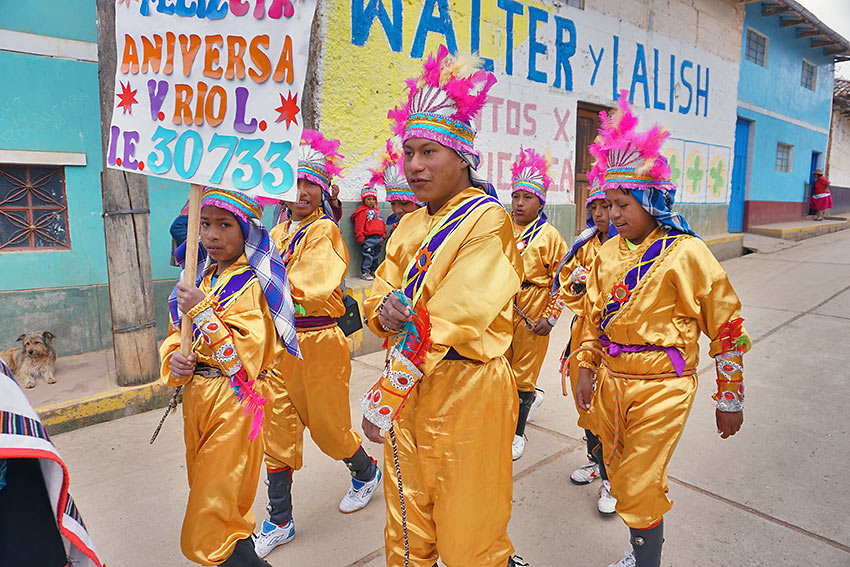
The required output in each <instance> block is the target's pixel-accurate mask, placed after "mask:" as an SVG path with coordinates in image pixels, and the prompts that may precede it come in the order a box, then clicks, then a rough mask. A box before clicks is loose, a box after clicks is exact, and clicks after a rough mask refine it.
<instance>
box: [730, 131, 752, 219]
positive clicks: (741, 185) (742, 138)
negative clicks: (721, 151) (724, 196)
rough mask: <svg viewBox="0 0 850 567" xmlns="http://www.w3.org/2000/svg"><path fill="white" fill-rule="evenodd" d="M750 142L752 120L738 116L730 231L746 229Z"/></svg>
mask: <svg viewBox="0 0 850 567" xmlns="http://www.w3.org/2000/svg"><path fill="white" fill-rule="evenodd" d="M749 143H750V121H749V120H744V119H743V118H738V122H736V123H735V160H734V161H733V162H732V195H731V196H730V197H729V217H728V223H729V232H742V231H743V230H744V195H745V193H746V186H747V148H748V146H749Z"/></svg>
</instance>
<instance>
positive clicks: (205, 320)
mask: <svg viewBox="0 0 850 567" xmlns="http://www.w3.org/2000/svg"><path fill="white" fill-rule="evenodd" d="M204 301H206V299H205V300H204ZM198 305H200V304H198ZM216 307H217V305H209V306H202V309H201V310H200V311H199V312H197V313H195V314H194V315H193V316H192V322H194V323H195V328H196V329H197V331H198V332H200V334H201V339H202V340H203V341H204V342H205V343H206V344H207V345H208V346H209V347H210V348H211V349H212V352H213V358H215V361H216V362H217V363H218V365H219V367H220V368H221V369H222V370H223V371H224V373H225V374H227V375H228V376H233V375H234V374H236V373H237V372H239V370H240V369H241V368H242V362H241V361H240V360H239V356H238V355H237V354H236V345H234V344H233V334H232V333H231V332H230V328H229V327H228V326H227V325H226V324H225V323H224V321H222V320H221V318H220V317H219V316H218V312H217V310H216ZM192 312H193V313H194V310H193V311H192Z"/></svg>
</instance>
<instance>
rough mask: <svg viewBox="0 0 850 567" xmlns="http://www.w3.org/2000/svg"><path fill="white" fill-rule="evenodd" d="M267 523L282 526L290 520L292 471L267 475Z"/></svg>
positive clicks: (287, 470) (284, 470)
mask: <svg viewBox="0 0 850 567" xmlns="http://www.w3.org/2000/svg"><path fill="white" fill-rule="evenodd" d="M266 484H267V485H268V487H269V505H268V506H267V507H266V510H268V511H269V521H270V522H271V523H273V524H277V525H279V526H282V525H284V524H286V523H287V522H289V520H290V519H291V518H292V469H288V468H287V469H283V470H280V471H275V472H270V473H268V479H267V480H266Z"/></svg>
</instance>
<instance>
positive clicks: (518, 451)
mask: <svg viewBox="0 0 850 567" xmlns="http://www.w3.org/2000/svg"><path fill="white" fill-rule="evenodd" d="M523 453H525V435H514V442H513V443H511V456H512V457H513V459H514V460H515V461H516V460H517V459H519V458H520V457H522V454H523Z"/></svg>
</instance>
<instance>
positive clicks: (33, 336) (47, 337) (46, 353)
mask: <svg viewBox="0 0 850 567" xmlns="http://www.w3.org/2000/svg"><path fill="white" fill-rule="evenodd" d="M18 341H19V342H21V343H22V344H21V346H20V347H19V348H7V349H5V350H2V351H0V358H2V359H3V361H4V362H5V363H6V365H7V366H8V367H9V370H11V371H12V376H13V377H14V378H15V379H16V380H18V381H21V380H23V383H24V388H33V387H35V381H36V380H37V379H38V378H44V381H45V382H47V383H48V384H54V383H55V382H56V378H55V377H54V376H53V369H54V367H55V365H56V350H55V349H54V348H53V333H51V332H50V331H44V332H43V333H24V334H23V335H21V336H20V337H18Z"/></svg>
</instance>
